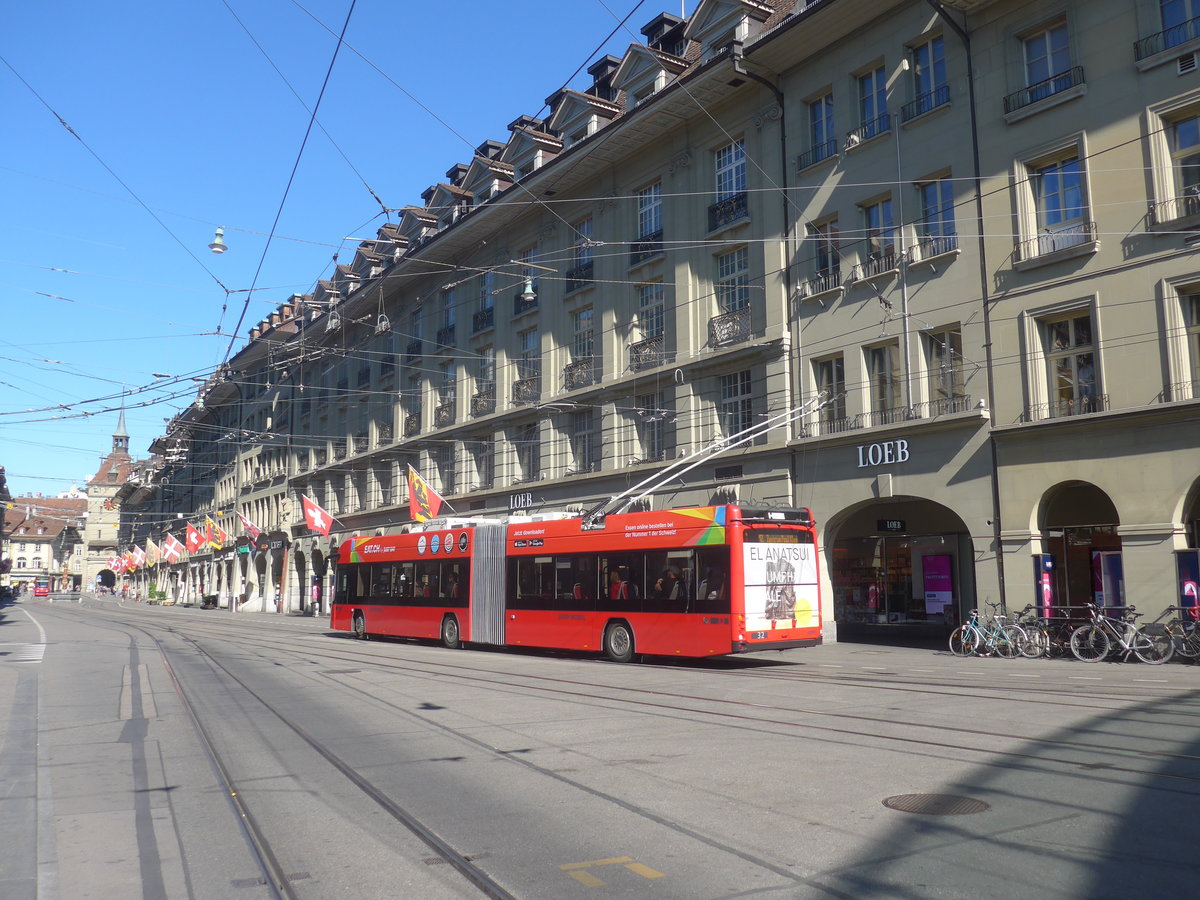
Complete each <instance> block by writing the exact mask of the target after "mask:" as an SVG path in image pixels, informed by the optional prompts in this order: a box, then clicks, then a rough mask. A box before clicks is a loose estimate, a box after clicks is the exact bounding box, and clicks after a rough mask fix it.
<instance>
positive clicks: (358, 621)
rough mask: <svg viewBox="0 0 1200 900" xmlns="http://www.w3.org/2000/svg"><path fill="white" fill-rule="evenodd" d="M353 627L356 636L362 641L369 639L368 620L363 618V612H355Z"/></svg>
mask: <svg viewBox="0 0 1200 900" xmlns="http://www.w3.org/2000/svg"><path fill="white" fill-rule="evenodd" d="M351 627H352V628H353V629H354V636H355V637H356V638H358V639H359V640H360V641H365V640H366V639H367V620H366V619H364V618H363V614H362V613H360V612H356V613H355V614H354V621H353V623H352V625H351Z"/></svg>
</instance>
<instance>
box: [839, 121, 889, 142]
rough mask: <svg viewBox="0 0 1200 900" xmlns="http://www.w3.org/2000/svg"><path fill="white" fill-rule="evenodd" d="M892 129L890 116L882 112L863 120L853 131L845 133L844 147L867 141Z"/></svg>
mask: <svg viewBox="0 0 1200 900" xmlns="http://www.w3.org/2000/svg"><path fill="white" fill-rule="evenodd" d="M891 130H892V117H891V114H889V113H884V114H883V115H881V116H876V117H875V118H874V119H871V120H870V121H867V122H863V123H862V124H861V125H859V126H858V127H857V128H855V129H854V130H853V131H851V132H849V133H848V134H847V135H846V148H847V149H850V148H851V147H855V146H857V145H859V144H861V143H863V142H864V141H869V140H871V139H872V138H877V137H881V136H882V135H885V134H887V133H888V132H889V131H891Z"/></svg>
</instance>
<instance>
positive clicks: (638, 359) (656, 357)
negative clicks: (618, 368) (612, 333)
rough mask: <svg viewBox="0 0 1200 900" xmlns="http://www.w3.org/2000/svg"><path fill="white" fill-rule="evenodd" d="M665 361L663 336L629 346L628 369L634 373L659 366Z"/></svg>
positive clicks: (665, 352)
mask: <svg viewBox="0 0 1200 900" xmlns="http://www.w3.org/2000/svg"><path fill="white" fill-rule="evenodd" d="M666 361H667V339H666V337H665V336H664V335H661V334H660V335H659V336H658V337H652V338H647V339H646V340H644V341H638V342H637V343H634V344H630V345H629V368H630V369H632V370H633V371H634V372H640V371H641V370H642V369H652V368H654V367H655V366H661V365H663V364H664V363H666Z"/></svg>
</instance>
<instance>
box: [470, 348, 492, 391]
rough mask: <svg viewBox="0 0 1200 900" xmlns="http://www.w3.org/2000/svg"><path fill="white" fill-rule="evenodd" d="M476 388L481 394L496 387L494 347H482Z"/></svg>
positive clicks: (477, 367)
mask: <svg viewBox="0 0 1200 900" xmlns="http://www.w3.org/2000/svg"><path fill="white" fill-rule="evenodd" d="M475 365H476V369H475V388H476V390H477V391H478V392H479V393H481V394H482V393H484V392H485V391H489V390H493V389H494V388H495V387H496V350H495V348H494V347H481V348H480V350H479V359H478V360H476V363H475Z"/></svg>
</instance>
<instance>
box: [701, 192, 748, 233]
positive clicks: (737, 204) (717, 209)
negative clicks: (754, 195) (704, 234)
mask: <svg viewBox="0 0 1200 900" xmlns="http://www.w3.org/2000/svg"><path fill="white" fill-rule="evenodd" d="M749 216H750V204H749V194H747V193H746V192H745V191H742V192H741V193H740V194H731V195H730V196H728V197H725V198H724V199H722V200H718V201H717V202H716V203H714V204H712V205H711V206H710V207H709V208H708V230H709V231H716V230H717V229H719V228H724V227H725V226H726V225H732V224H733V223H734V222H740V221H741V220H742V219H745V218H748V217H749Z"/></svg>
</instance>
